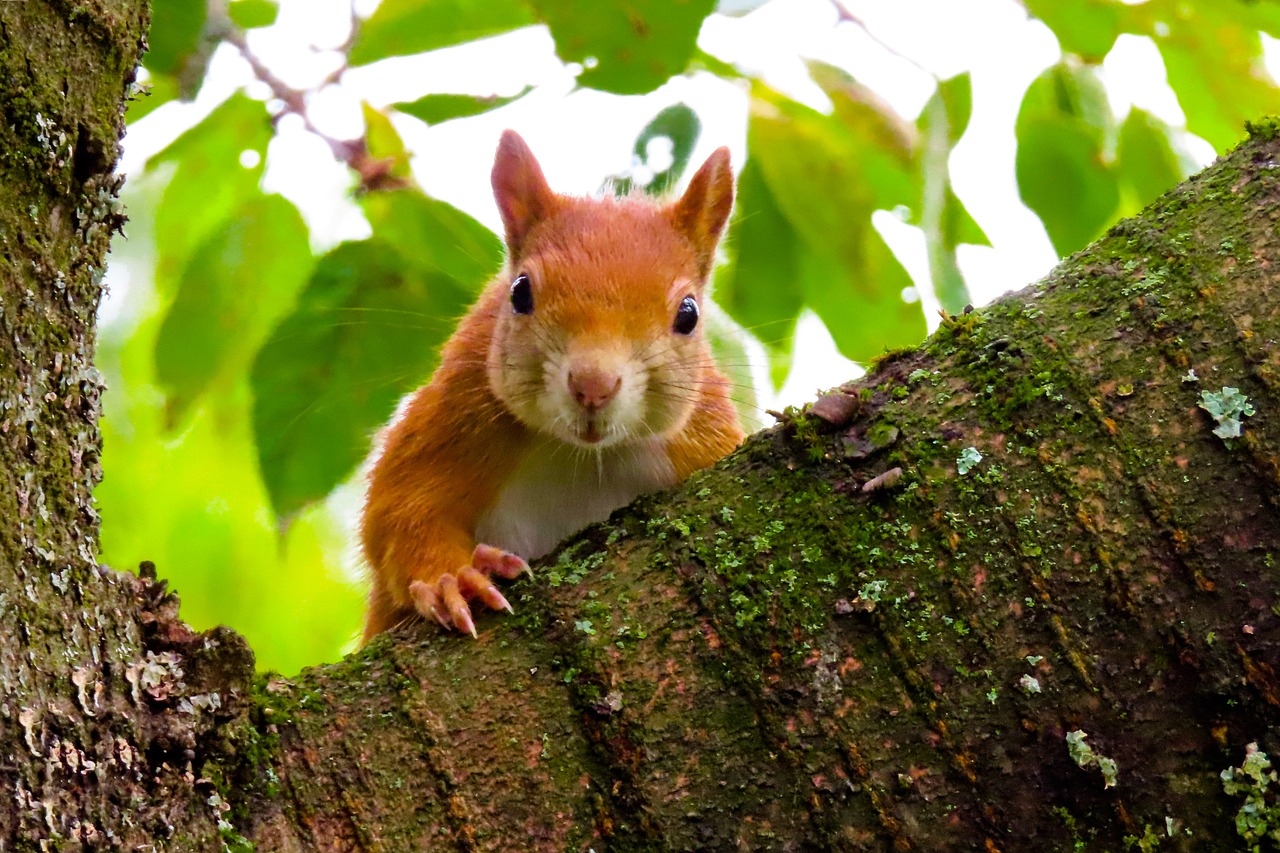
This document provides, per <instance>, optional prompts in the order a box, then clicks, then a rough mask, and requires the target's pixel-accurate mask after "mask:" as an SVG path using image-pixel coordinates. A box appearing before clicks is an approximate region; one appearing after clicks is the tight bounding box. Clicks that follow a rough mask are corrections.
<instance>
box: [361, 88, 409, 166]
mask: <svg viewBox="0 0 1280 853" xmlns="http://www.w3.org/2000/svg"><path fill="white" fill-rule="evenodd" d="M360 110H361V113H362V115H363V116H364V139H365V145H366V146H367V147H368V149H369V156H370V157H371V158H373V159H374V160H383V161H388V162H389V163H390V168H389V169H388V171H387V172H386V173H385V175H384V176H383V178H384V179H385V177H388V176H389V177H391V178H398V179H400V180H402V181H403V180H406V179H408V177H409V175H410V169H409V150H408V149H407V148H405V147H404V140H403V139H401V138H400V133H399V132H398V131H397V130H396V129H395V125H393V124H392V123H391V119H390V118H388V117H387V114H386V113H384V112H381V111H380V110H377V109H374V108H373V107H371V106H370V105H369V104H368V103H362V104H361V105H360Z"/></svg>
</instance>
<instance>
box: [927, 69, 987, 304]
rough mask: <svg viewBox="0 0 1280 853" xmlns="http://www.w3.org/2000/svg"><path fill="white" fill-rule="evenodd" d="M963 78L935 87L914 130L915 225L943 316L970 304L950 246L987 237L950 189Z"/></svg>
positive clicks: (968, 107) (965, 97)
mask: <svg viewBox="0 0 1280 853" xmlns="http://www.w3.org/2000/svg"><path fill="white" fill-rule="evenodd" d="M972 103H973V91H972V85H971V83H970V80H969V75H968V73H967V72H966V73H964V74H958V75H956V76H955V77H952V78H950V79H948V80H943V81H941V82H940V83H939V84H938V88H937V90H936V91H935V92H934V93H933V96H932V97H930V98H929V100H928V102H927V103H926V104H925V107H924V109H923V110H922V111H921V113H920V118H919V119H918V120H917V122H916V126H917V128H918V129H919V133H920V140H921V145H920V149H921V150H920V156H919V164H920V186H921V196H922V197H921V199H920V201H919V203H918V204H917V205H916V207H917V209H918V210H919V211H920V215H919V225H920V228H921V231H923V233H924V238H925V248H926V253H927V256H928V260H929V276H930V278H931V279H932V282H933V290H934V294H935V295H936V296H937V297H938V301H939V302H940V303H941V304H942V307H943V308H945V309H946V310H947V311H951V312H958V311H960V310H961V309H962V308H963V307H964V306H965V305H967V304H968V303H969V301H970V299H969V289H968V286H967V285H966V284H965V281H964V276H963V275H962V274H961V272H960V264H959V262H958V260H957V259H956V247H957V246H958V245H959V244H960V243H961V242H970V243H978V244H980V245H989V243H988V241H987V235H986V234H985V233H983V231H982V229H981V228H980V227H979V226H978V223H977V222H975V221H974V220H973V217H972V216H970V215H969V211H968V210H967V209H965V206H964V204H963V203H962V202H961V201H960V199H959V198H958V197H957V196H956V194H955V192H954V190H952V188H951V170H950V158H951V149H952V148H954V147H955V144H956V143H957V142H959V140H960V137H961V136H963V135H964V131H965V128H967V127H968V125H969V116H970V114H971V112H972Z"/></svg>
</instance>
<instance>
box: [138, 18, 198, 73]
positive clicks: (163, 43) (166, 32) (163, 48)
mask: <svg viewBox="0 0 1280 853" xmlns="http://www.w3.org/2000/svg"><path fill="white" fill-rule="evenodd" d="M206 7H207V3H206V0H154V2H153V3H152V4H151V29H150V30H148V31H147V55H146V58H145V60H144V64H145V65H146V66H147V68H148V69H149V70H151V71H153V72H156V73H158V74H169V75H172V76H174V77H178V76H180V75H179V72H181V71H182V70H183V66H184V65H185V64H186V62H187V60H188V59H189V58H190V57H191V56H193V55H194V54H195V53H196V51H197V48H198V47H199V45H200V35H201V33H203V32H204V22H205V17H206V14H207V12H206Z"/></svg>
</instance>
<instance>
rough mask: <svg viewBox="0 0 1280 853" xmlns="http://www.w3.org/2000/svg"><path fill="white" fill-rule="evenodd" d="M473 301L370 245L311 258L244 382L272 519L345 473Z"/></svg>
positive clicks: (430, 365)
mask: <svg viewBox="0 0 1280 853" xmlns="http://www.w3.org/2000/svg"><path fill="white" fill-rule="evenodd" d="M470 299H471V290H470V288H468V287H464V286H463V285H462V284H460V283H459V282H457V281H456V280H454V279H453V278H451V277H449V276H447V275H444V274H441V273H438V272H434V271H427V270H424V269H422V268H421V267H420V266H418V265H415V264H413V263H412V262H410V261H409V260H408V259H407V258H405V257H404V256H403V255H401V254H400V253H399V252H398V251H396V249H395V248H394V247H392V246H390V245H388V244H387V243H385V242H383V241H380V240H377V239H374V240H366V241H363V242H359V243H344V244H343V245H341V246H338V247H337V248H336V249H334V250H333V251H332V252H330V253H329V254H327V255H325V256H324V257H323V258H322V259H321V260H320V262H319V264H318V265H317V266H316V269H315V272H314V274H313V275H312V276H311V280H310V282H309V283H308V284H307V286H306V289H305V290H304V291H303V293H302V295H301V296H300V298H299V300H298V305H297V308H296V310H295V311H294V312H293V313H292V314H290V315H289V316H288V317H286V318H285V319H284V321H283V322H282V323H281V324H280V325H279V327H277V328H276V330H275V332H274V333H273V334H272V335H271V338H270V339H269V340H268V341H267V342H266V344H265V345H264V346H263V347H262V349H261V351H260V352H259V353H258V357H257V359H256V360H255V362H254V365H253V370H252V373H251V376H250V382H251V385H252V388H253V394H254V411H253V429H254V434H255V436H256V438H257V441H256V443H257V447H258V462H259V465H260V467H261V470H262V477H263V481H264V482H265V483H266V486H267V491H268V494H269V495H270V497H271V505H272V507H273V508H274V509H275V513H276V515H277V517H279V518H280V519H282V520H286V519H288V518H290V517H291V516H293V515H294V514H295V513H297V512H298V511H299V510H300V509H302V508H303V507H305V506H306V505H307V504H308V503H311V502H312V501H317V500H320V499H321V498H323V497H324V496H325V495H327V494H328V493H329V492H330V491H331V490H332V489H333V487H334V486H336V485H337V484H338V483H340V482H342V481H343V480H345V479H346V478H347V477H349V476H350V475H351V473H352V471H354V470H355V468H356V466H357V465H358V464H359V463H360V460H362V459H363V458H364V457H365V456H367V455H368V453H369V444H370V442H369V437H370V436H371V435H372V434H373V433H374V431H375V430H376V429H377V428H378V427H379V426H381V425H382V424H383V423H385V422H386V421H387V419H388V418H390V417H391V414H392V412H393V411H394V410H395V406H396V401H397V400H399V399H400V397H401V396H403V395H404V394H406V393H407V392H409V391H411V390H412V389H413V388H415V387H417V386H418V385H419V384H421V383H422V382H423V381H425V380H426V379H427V377H428V376H429V375H430V373H431V371H432V370H433V369H434V368H435V366H436V364H437V362H438V359H439V347H440V345H441V344H442V343H443V342H444V340H445V339H446V338H447V337H448V335H449V333H450V331H451V330H452V328H453V325H454V318H456V317H457V316H459V315H461V314H462V313H463V312H464V311H465V310H466V307H467V303H468V302H469V301H470Z"/></svg>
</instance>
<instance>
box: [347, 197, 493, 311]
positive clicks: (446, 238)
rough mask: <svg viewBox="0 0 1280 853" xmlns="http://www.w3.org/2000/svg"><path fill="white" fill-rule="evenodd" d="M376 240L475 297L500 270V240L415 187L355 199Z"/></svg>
mask: <svg viewBox="0 0 1280 853" xmlns="http://www.w3.org/2000/svg"><path fill="white" fill-rule="evenodd" d="M360 203H361V206H362V207H363V208H364V212H365V216H366V217H368V219H369V224H370V226H372V228H373V234H374V236H375V237H376V238H378V240H379V241H381V242H382V243H385V244H386V245H389V246H391V247H392V248H394V249H395V250H396V251H397V252H398V253H399V255H400V257H403V258H405V259H407V261H408V262H409V263H411V264H413V265H414V266H415V267H417V268H419V269H422V270H427V271H432V272H435V273H438V274H441V275H446V276H448V277H449V278H451V279H453V280H455V281H457V282H460V283H461V285H462V287H464V288H465V289H466V291H467V292H468V293H472V294H474V293H479V292H480V289H481V287H483V285H484V283H485V282H486V281H488V280H489V279H490V278H491V277H492V276H493V275H494V274H495V273H496V272H497V271H498V269H499V268H500V267H501V266H502V255H503V249H502V241H501V240H499V239H498V237H497V236H496V235H495V234H494V233H493V232H492V231H490V230H489V229H488V228H485V227H484V226H483V225H481V224H480V223H479V222H477V221H476V220H474V219H472V218H471V217H470V216H468V215H467V214H465V213H463V212H462V211H461V210H458V209H457V208H456V207H454V206H452V205H450V204H446V203H445V202H443V201H440V200H438V199H434V198H431V197H429V196H427V195H424V194H423V193H422V191H421V190H418V189H404V190H392V191H387V192H374V193H369V194H368V195H366V196H365V197H364V198H363V199H361V202H360Z"/></svg>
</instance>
